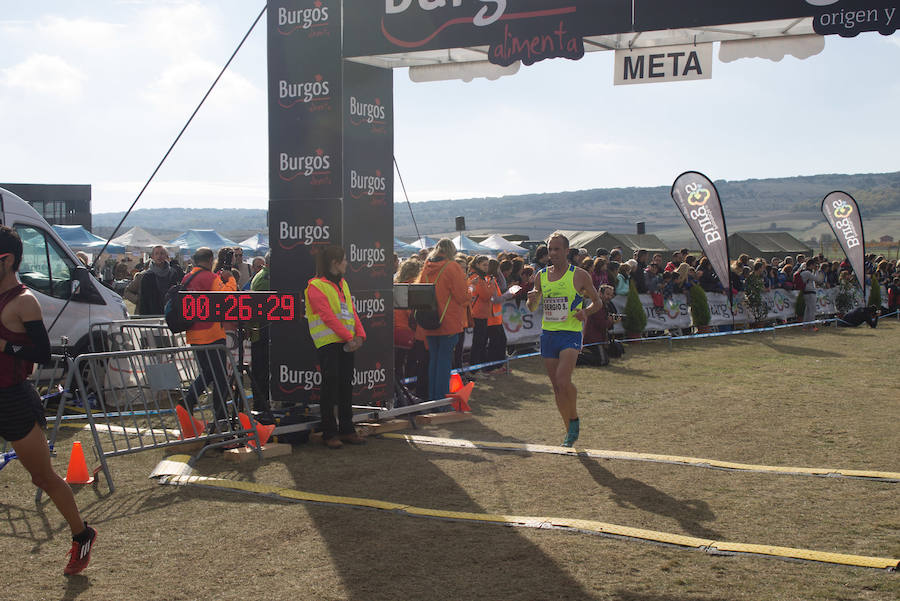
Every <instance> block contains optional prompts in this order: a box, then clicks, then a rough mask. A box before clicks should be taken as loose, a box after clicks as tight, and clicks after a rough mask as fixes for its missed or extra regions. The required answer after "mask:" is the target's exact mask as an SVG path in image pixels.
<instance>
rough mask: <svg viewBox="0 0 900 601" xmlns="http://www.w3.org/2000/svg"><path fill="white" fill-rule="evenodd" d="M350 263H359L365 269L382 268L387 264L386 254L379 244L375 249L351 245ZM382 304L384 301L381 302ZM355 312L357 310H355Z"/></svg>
mask: <svg viewBox="0 0 900 601" xmlns="http://www.w3.org/2000/svg"><path fill="white" fill-rule="evenodd" d="M350 262H351V263H361V264H363V265H365V266H366V267H384V266H385V264H386V263H387V253H386V252H385V251H384V249H383V248H382V247H381V243H380V242H376V243H375V248H361V247H359V246H357V245H355V244H351V245H350ZM382 302H384V301H383V300H382ZM357 311H359V310H358V309H357Z"/></svg>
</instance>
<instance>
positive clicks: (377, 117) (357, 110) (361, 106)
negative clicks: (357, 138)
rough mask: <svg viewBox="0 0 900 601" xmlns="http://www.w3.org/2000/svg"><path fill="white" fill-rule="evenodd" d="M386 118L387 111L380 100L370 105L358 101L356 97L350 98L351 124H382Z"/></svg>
mask: <svg viewBox="0 0 900 601" xmlns="http://www.w3.org/2000/svg"><path fill="white" fill-rule="evenodd" d="M386 116H387V110H386V109H385V108H384V105H383V104H381V99H380V98H376V99H375V102H373V103H368V102H362V101H360V100H358V99H357V98H356V96H351V97H350V123H352V124H353V125H362V124H363V123H368V124H374V123H382V122H383V121H384V119H385V117H386Z"/></svg>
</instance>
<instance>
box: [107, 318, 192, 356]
mask: <svg viewBox="0 0 900 601" xmlns="http://www.w3.org/2000/svg"><path fill="white" fill-rule="evenodd" d="M90 341H91V352H92V353H108V352H112V351H136V350H138V349H152V348H169V347H173V346H187V342H186V340H185V335H184V334H183V333H182V334H173V333H172V332H171V330H169V328H168V327H167V326H166V321H165V319H164V318H162V317H142V318H139V319H120V320H117V321H106V322H100V323H94V324H91V329H90Z"/></svg>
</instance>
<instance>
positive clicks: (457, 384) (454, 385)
mask: <svg viewBox="0 0 900 601" xmlns="http://www.w3.org/2000/svg"><path fill="white" fill-rule="evenodd" d="M462 387H463V383H462V378H461V377H460V375H459V374H451V375H450V394H453V393H454V392H456V391H457V390H459V389H460V388H462Z"/></svg>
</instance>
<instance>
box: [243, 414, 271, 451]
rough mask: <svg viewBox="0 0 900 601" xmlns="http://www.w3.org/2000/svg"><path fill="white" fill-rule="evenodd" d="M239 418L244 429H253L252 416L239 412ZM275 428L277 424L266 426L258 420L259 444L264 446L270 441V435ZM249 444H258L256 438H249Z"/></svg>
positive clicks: (257, 434) (253, 445)
mask: <svg viewBox="0 0 900 601" xmlns="http://www.w3.org/2000/svg"><path fill="white" fill-rule="evenodd" d="M238 420H240V422H241V428H243V429H244V430H252V429H253V427H252V426H251V424H250V418H249V417H248V416H247V414H246V413H238ZM274 429H275V424H272V425H269V426H264V425H263V424H261V423H259V422H257V423H256V436H257V437H258V438H259V445H260V446H262V447H264V446H266V443H267V442H269V437H271V436H272V430H274ZM247 444H249V445H250V446H251V447H255V446H256V441H255V440H248V441H247Z"/></svg>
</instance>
